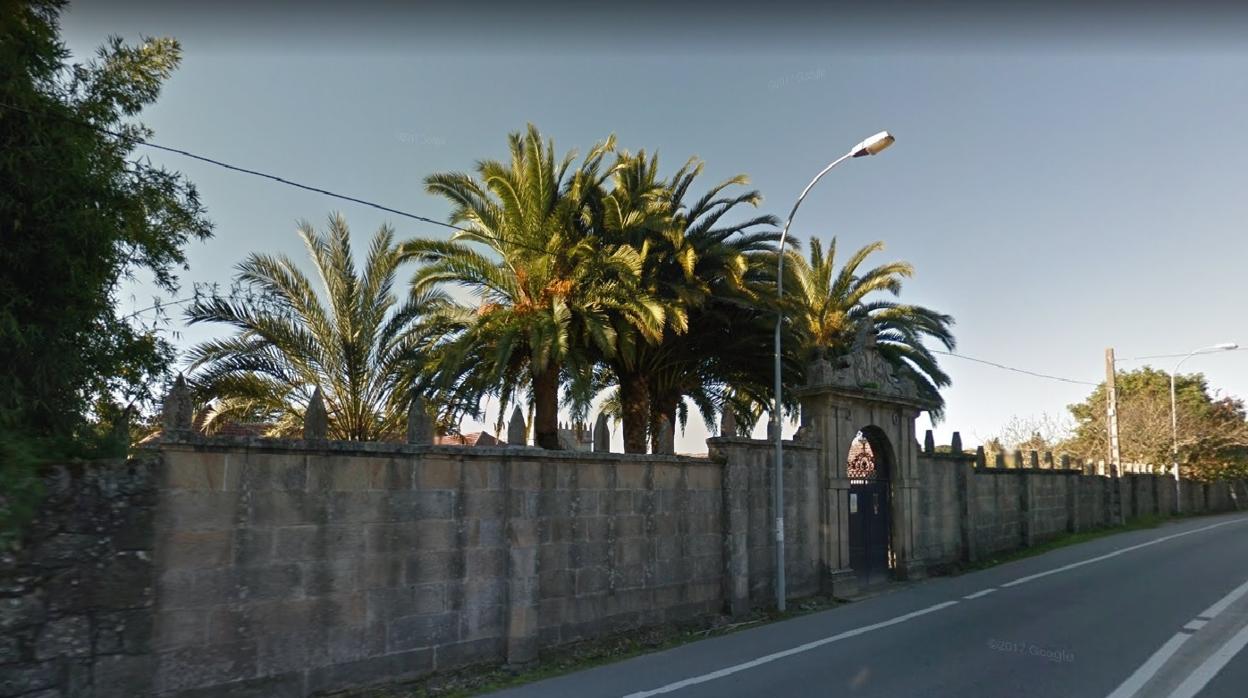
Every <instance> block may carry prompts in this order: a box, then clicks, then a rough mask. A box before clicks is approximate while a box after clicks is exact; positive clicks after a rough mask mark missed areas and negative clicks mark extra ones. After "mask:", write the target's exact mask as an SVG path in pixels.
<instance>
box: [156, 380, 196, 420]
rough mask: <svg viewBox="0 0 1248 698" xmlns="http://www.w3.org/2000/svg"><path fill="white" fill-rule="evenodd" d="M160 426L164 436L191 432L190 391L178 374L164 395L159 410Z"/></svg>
mask: <svg viewBox="0 0 1248 698" xmlns="http://www.w3.org/2000/svg"><path fill="white" fill-rule="evenodd" d="M160 424H161V428H162V429H163V431H164V433H165V434H166V435H170V434H179V433H187V432H190V430H191V390H190V388H188V387H186V379H185V378H183V377H182V374H181V373H179V374H178V377H177V378H175V379H173V385H172V386H170V387H169V392H168V393H167V394H166V395H165V402H164V404H163V405H162V406H161V410H160Z"/></svg>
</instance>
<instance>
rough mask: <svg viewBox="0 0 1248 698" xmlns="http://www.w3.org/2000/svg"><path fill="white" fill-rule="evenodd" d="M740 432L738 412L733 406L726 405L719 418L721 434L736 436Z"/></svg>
mask: <svg viewBox="0 0 1248 698" xmlns="http://www.w3.org/2000/svg"><path fill="white" fill-rule="evenodd" d="M738 433H739V432H738V430H737V415H736V413H735V412H733V411H732V408H731V407H724V412H723V414H722V415H720V419H719V435H720V436H736V435H737V434H738Z"/></svg>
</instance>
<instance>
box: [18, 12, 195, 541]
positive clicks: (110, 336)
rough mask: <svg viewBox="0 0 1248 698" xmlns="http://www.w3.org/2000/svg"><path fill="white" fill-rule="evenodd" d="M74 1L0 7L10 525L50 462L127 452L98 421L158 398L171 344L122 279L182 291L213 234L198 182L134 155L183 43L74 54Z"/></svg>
mask: <svg viewBox="0 0 1248 698" xmlns="http://www.w3.org/2000/svg"><path fill="white" fill-rule="evenodd" d="M63 6H64V2H62V1H61V0H33V1H31V2H25V3H17V4H16V5H14V4H12V3H10V4H6V9H5V11H4V13H3V14H2V15H0V456H2V457H3V462H2V463H0V490H3V491H4V492H5V493H6V496H5V501H4V502H3V503H0V525H7V523H8V521H7V520H8V519H10V518H14V519H15V518H17V517H10V516H9V515H8V514H6V513H4V512H5V511H12V510H13V507H14V506H15V505H14V504H13V501H14V500H13V499H11V498H10V495H9V494H8V493H12V492H17V491H19V490H31V489H32V488H31V486H30V483H29V478H30V477H31V472H32V468H33V467H34V464H35V463H37V462H38V461H41V460H44V459H52V458H64V457H69V456H71V455H75V454H84V453H86V454H90V453H95V452H98V451H99V450H100V448H104V449H105V450H106V451H107V450H116V449H117V448H118V447H120V448H122V449H124V446H123V445H121V444H116V443H113V442H112V441H110V439H109V438H101V436H103V437H107V436H108V435H109V434H111V433H112V432H111V429H110V427H109V426H108V425H107V424H106V423H102V422H103V420H104V419H107V418H108V417H109V416H110V415H119V414H120V413H121V412H123V411H124V410H127V409H129V410H131V411H132V410H133V409H135V408H137V407H139V406H141V405H143V404H145V402H146V401H148V400H150V399H151V398H152V397H153V395H152V394H151V393H150V392H149V387H148V386H151V385H154V384H156V383H157V381H155V380H154V378H156V377H158V376H160V375H162V374H163V373H164V372H165V371H166V369H167V367H168V365H169V363H170V361H171V360H172V351H171V349H170V347H169V345H168V343H167V342H165V341H164V340H162V339H160V338H159V337H157V336H155V335H153V334H152V333H149V332H145V331H143V330H142V329H140V328H136V327H135V326H133V325H132V324H131V323H130V322H128V321H127V320H126V319H124V318H121V317H119V316H118V315H117V314H116V312H115V311H114V304H115V301H116V294H117V292H118V286H119V283H120V282H121V281H122V280H123V279H125V278H127V277H129V276H131V275H134V274H137V273H140V272H141V273H144V274H150V275H151V277H152V278H153V279H154V280H155V282H156V284H157V285H158V286H159V287H161V288H162V289H164V290H166V291H170V292H171V291H173V290H174V289H175V288H176V286H177V281H176V276H175V271H176V269H178V268H180V267H185V263H186V260H185V257H184V254H183V247H184V246H185V245H186V243H187V242H189V241H190V240H199V239H204V238H206V237H208V236H209V235H210V232H211V226H210V224H209V223H208V221H207V220H206V219H205V217H204V210H203V207H202V206H201V204H200V202H199V198H198V195H197V193H196V191H195V188H194V187H193V186H192V185H191V184H190V183H189V182H187V181H186V180H185V179H184V178H182V176H181V175H179V174H177V173H173V172H169V171H166V170H164V169H161V168H157V167H153V166H151V165H150V164H149V163H147V162H146V161H144V160H142V159H138V158H135V157H134V156H133V152H134V149H135V146H136V143H137V140H138V139H141V138H148V137H150V135H151V132H150V130H148V129H146V128H145V127H143V126H142V125H140V124H137V123H134V122H133V121H131V120H130V119H131V118H132V117H135V116H136V115H138V113H139V112H140V111H141V110H142V108H143V107H144V106H146V105H148V104H150V103H152V102H154V101H155V100H156V98H157V96H158V95H159V93H160V88H161V85H162V84H163V83H164V82H165V81H166V80H167V79H168V78H169V76H170V75H171V74H172V72H173V71H174V69H175V68H176V67H177V65H178V63H179V61H180V57H181V51H180V49H179V46H178V43H177V42H176V41H174V40H172V39H147V40H144V41H143V42H142V43H140V44H138V45H128V44H125V43H123V42H122V40H121V39H119V38H116V37H113V38H110V39H109V40H108V42H107V44H106V45H105V46H104V47H103V48H101V49H100V50H99V52H98V54H97V56H96V58H95V60H93V61H91V62H88V63H86V64H82V65H78V64H75V65H69V64H68V61H69V52H68V51H67V49H66V48H65V46H64V45H63V44H62V43H61V42H60V40H59V38H58V33H59V26H58V16H59V13H60V11H61V9H62V7H63ZM102 129H103V130H107V131H111V132H114V133H115V134H118V135H109V134H108V133H104V132H103V131H102ZM92 444H96V445H92Z"/></svg>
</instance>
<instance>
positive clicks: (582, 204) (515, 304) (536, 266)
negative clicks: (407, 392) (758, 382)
mask: <svg viewBox="0 0 1248 698" xmlns="http://www.w3.org/2000/svg"><path fill="white" fill-rule="evenodd" d="M508 144H509V146H510V160H509V162H500V161H495V160H484V161H481V162H479V163H478V164H477V168H476V170H477V178H473V177H472V176H471V175H468V174H464V173H441V174H435V175H431V176H430V177H428V178H427V179H426V187H427V189H428V191H429V192H430V193H433V194H437V195H439V196H443V197H445V198H447V199H448V200H450V201H451V202H452V204H453V205H454V210H453V212H452V214H451V220H452V222H454V223H455V224H456V225H459V226H462V227H463V228H464V230H463V231H462V232H458V233H456V234H455V236H454V237H452V238H451V240H449V241H436V240H411V241H408V242H406V243H404V245H403V254H404V255H405V256H407V257H410V258H413V259H417V260H420V261H421V262H423V265H422V266H421V268H420V269H419V270H418V271H417V272H416V274H415V276H414V277H413V279H412V286H413V289H415V290H417V291H424V290H427V289H430V288H435V287H437V286H439V285H441V284H447V283H452V284H457V285H459V286H461V287H464V288H467V289H469V290H470V291H471V292H472V293H473V294H474V295H475V296H476V297H477V299H478V304H477V306H476V307H475V308H473V307H470V306H466V305H457V306H455V307H453V308H448V309H446V311H445V312H442V313H441V314H440V316H439V322H440V323H441V326H442V327H443V328H445V330H446V342H445V344H444V345H443V351H442V352H441V353H440V356H439V358H438V359H436V361H437V364H436V366H434V367H433V373H434V375H436V377H437V378H436V385H438V386H439V387H440V388H441V389H442V390H444V391H446V392H447V393H449V394H451V395H454V396H455V397H456V402H457V403H458V404H462V405H465V406H467V405H470V404H472V403H474V402H475V403H476V404H480V399H481V398H482V397H484V396H488V395H497V396H499V397H500V398H501V402H502V407H503V410H501V412H503V413H505V411H506V410H505V408H506V406H507V404H509V403H510V402H512V401H514V399H515V397H516V394H517V392H518V391H519V390H521V389H524V388H528V390H529V392H530V394H531V396H532V398H533V403H534V410H535V416H534V431H535V433H536V440H537V443H538V445H540V446H543V447H546V448H558V412H559V404H558V397H559V386H560V383H561V381H563V380H564V378H565V377H572V379H578V378H581V377H584V376H587V375H590V374H592V371H593V365H594V361H595V359H596V357H598V356H609V355H612V354H613V353H614V352H615V349H616V341H617V332H618V328H619V320H620V319H622V320H623V322H624V323H625V324H627V325H628V326H629V327H632V328H636V329H637V331H638V332H640V333H641V334H642V335H644V336H646V337H653V336H656V335H657V334H658V333H659V332H661V331H662V328H663V326H664V324H665V322H666V313H665V309H664V308H663V306H662V305H661V304H659V303H658V302H656V301H655V299H654V298H652V297H651V296H650V295H649V294H648V293H646V292H645V290H644V289H642V288H641V287H640V286H639V284H638V282H637V279H638V277H639V275H640V272H641V266H642V263H643V258H642V254H641V253H640V252H639V251H638V250H636V249H633V248H631V247H628V246H611V247H608V246H604V245H603V242H602V240H601V238H600V236H599V235H598V231H597V230H596V229H595V227H594V222H595V221H596V220H597V219H598V218H599V216H600V215H601V211H602V207H603V205H604V204H603V202H602V200H601V196H600V194H601V184H602V181H603V178H604V176H605V175H604V174H603V173H602V171H601V170H602V167H601V164H602V160H603V158H604V157H605V156H606V154H607V153H608V152H610V150H611V149H612V148H613V147H614V139H608V140H607V141H605V142H603V143H600V144H598V145H596V146H595V147H594V148H593V149H591V150H590V152H589V153H588V154H587V155H586V156H585V158H584V159H583V160H582V161H581V163H580V165H579V166H577V167H575V168H573V167H572V163H573V162H574V160H575V157H576V156H575V153H568V154H567V155H566V156H564V158H563V159H562V160H561V161H559V162H558V163H556V161H555V154H554V143H553V142H543V140H542V137H541V134H540V133H539V132H538V131H537V129H536V128H535V127H533V126H532V125H530V126H529V128H528V130H527V132H525V133H513V134H511V136H510V137H509V140H508Z"/></svg>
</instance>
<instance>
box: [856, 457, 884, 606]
mask: <svg viewBox="0 0 1248 698" xmlns="http://www.w3.org/2000/svg"><path fill="white" fill-rule="evenodd" d="M888 512H889V501H888V480H883V479H876V478H862V479H853V480H850V485H849V565H850V567H853V568H854V572H856V573H857V575H858V579H859V580H860V581H862V582H866V583H875V582H880V581H885V580H887V579H888V578H889V572H888V546H889V540H888V538H889V535H888V533H889V525H888Z"/></svg>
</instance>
